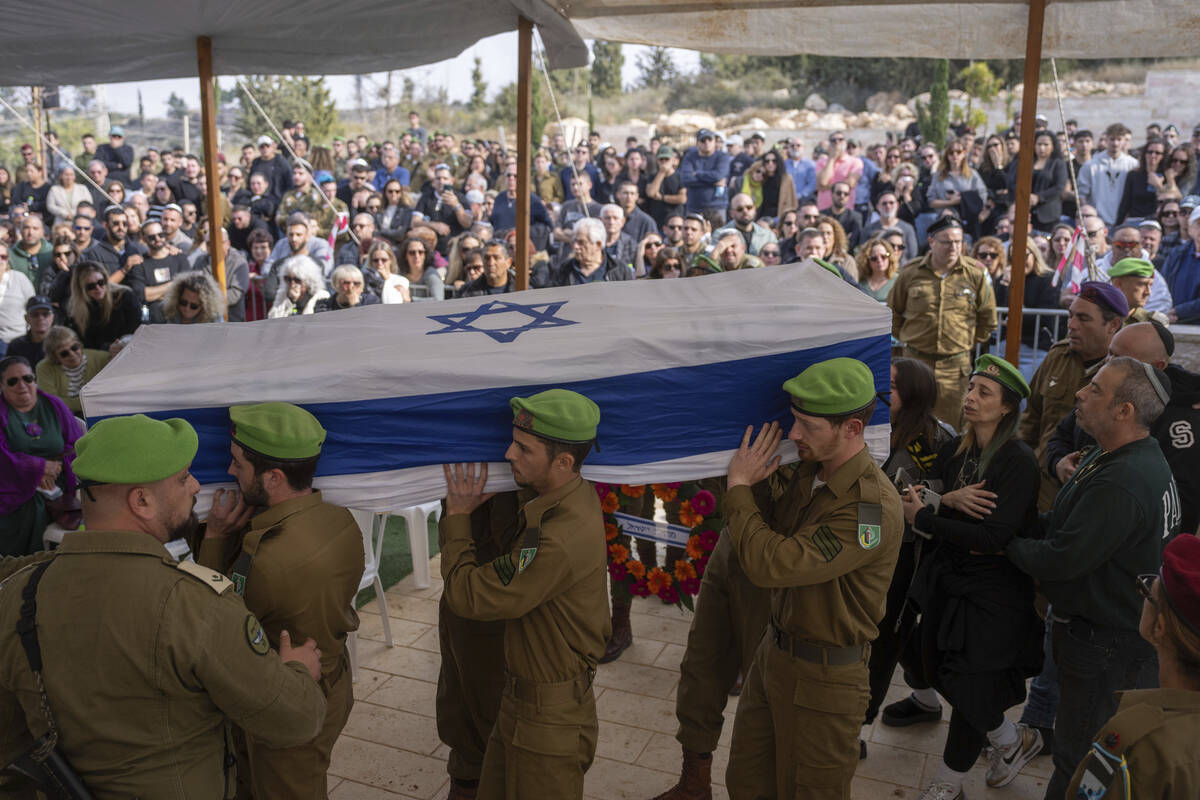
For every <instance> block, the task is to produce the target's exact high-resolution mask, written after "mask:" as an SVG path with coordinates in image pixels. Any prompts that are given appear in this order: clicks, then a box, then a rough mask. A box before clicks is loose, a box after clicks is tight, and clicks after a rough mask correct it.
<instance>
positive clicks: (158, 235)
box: [142, 231, 166, 239]
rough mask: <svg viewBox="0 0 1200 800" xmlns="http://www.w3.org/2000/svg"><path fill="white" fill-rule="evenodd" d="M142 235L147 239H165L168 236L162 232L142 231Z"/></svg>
mask: <svg viewBox="0 0 1200 800" xmlns="http://www.w3.org/2000/svg"><path fill="white" fill-rule="evenodd" d="M142 235H143V236H145V237H146V238H147V239H165V238H166V236H165V235H163V232H162V231H159V232H158V233H146V232H145V231H142Z"/></svg>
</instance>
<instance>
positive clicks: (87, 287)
mask: <svg viewBox="0 0 1200 800" xmlns="http://www.w3.org/2000/svg"><path fill="white" fill-rule="evenodd" d="M106 283H108V281H104V280H100V281H92V282H91V283H85V284H84V285H83V288H84V291H88V292H90V291H92V290H93V289H103V288H104V284H106Z"/></svg>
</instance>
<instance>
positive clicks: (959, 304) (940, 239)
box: [888, 216, 996, 429]
mask: <svg viewBox="0 0 1200 800" xmlns="http://www.w3.org/2000/svg"><path fill="white" fill-rule="evenodd" d="M962 245H963V229H962V223H961V222H959V220H958V218H957V217H953V216H945V217H942V218H941V219H939V220H937V221H936V222H934V223H933V224H932V225H930V226H929V253H927V254H926V255H925V256H923V257H922V258H920V259H918V260H916V261H910V262H909V263H908V264H906V265H905V266H904V269H902V270H901V271H900V275H899V276H898V277H897V279H896V284H895V286H893V287H892V293H891V294H890V295H889V296H888V306H889V307H891V309H892V336H893V338H895V339H896V340H897V341H899V342H900V343H901V345H902V346H903V348H904V353H903V355H904V356H906V357H908V358H915V359H918V360H919V361H924V362H925V363H926V364H928V365H929V366H931V367H933V372H934V375H935V377H936V379H937V386H938V399H937V405H936V406H935V407H934V413H935V414H936V415H937V417H938V419H941V420H943V421H944V422H947V423H949V424H950V425H951V426H952V427H954V428H955V429H957V428H958V426H959V424H960V422H961V418H962V399H963V395H964V394H965V393H966V390H967V382H968V381H969V380H970V379H971V348H973V347H974V346H975V345H976V344H978V343H980V342H986V341H987V340H988V339H989V338H991V335H992V331H994V330H995V329H996V295H995V292H993V291H992V282H991V278H989V277H988V272H987V270H986V269H984V268H983V267H981V266H979V265H978V264H977V263H975V262H974V261H972V260H971V259H969V258H966V257H965V256H964V255H963V249H962Z"/></svg>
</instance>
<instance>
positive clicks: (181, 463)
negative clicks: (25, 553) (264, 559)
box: [0, 415, 325, 799]
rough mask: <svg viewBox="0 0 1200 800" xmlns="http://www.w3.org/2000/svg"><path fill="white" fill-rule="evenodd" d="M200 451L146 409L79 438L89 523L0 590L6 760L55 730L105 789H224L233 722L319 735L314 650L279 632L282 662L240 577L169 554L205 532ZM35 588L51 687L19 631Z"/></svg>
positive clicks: (182, 430)
mask: <svg viewBox="0 0 1200 800" xmlns="http://www.w3.org/2000/svg"><path fill="white" fill-rule="evenodd" d="M196 449H197V441H196V432H195V431H194V430H192V427H191V426H190V425H188V423H187V422H185V421H183V420H181V419H169V420H165V421H159V420H152V419H150V418H149V417H146V416H142V415H137V416H132V417H114V418H112V419H107V420H103V421H101V422H98V423H96V425H95V426H94V427H93V428H92V429H91V431H89V432H88V433H87V434H86V435H85V436H83V438H81V439H80V440H79V442H78V443H77V444H76V452H77V453H78V456H77V458H76V459H75V462H74V470H75V474H76V475H77V476H78V477H79V479H80V480H81V481H82V483H83V485H84V487H85V488H84V497H83V518H84V522H85V524H86V530H79V531H75V532H73V533H71V534H70V535H69V536H67V537H66V539H65V540H64V541H63V544H62V546H61V547H60V548H59V549H58V550H56V551H55V552H54V555H53V556H52V557H50V560H49V561H43V563H41V564H39V565H38V566H37V567H34V568H31V569H24V570H22V571H20V572H17V573H16V574H14V575H12V577H10V578H9V579H8V580H7V581H5V582H4V583H3V584H0V764H7V763H9V762H10V761H11V760H12V759H13V758H14V757H15V756H16V755H18V754H20V753H24V752H28V750H29V749H30V745H31V741H32V739H34V738H37V737H40V736H42V735H43V734H45V733H47V731H48V730H56V731H57V733H58V744H59V749H60V752H61V753H62V755H64V756H65V757H66V758H67V759H68V760H69V761H70V762H71V764H72V765H73V766H74V768H75V771H76V772H77V773H79V775H80V777H81V778H82V779H83V781H84V782H85V783H86V784H87V785H88V787H89V788H90V789H91V790H92V791H93V792H94V793H95V794H96V796H97V797H155V798H181V799H182V798H184V797H210V798H211V797H229V796H232V795H231V794H229V792H230V789H231V788H232V786H233V775H232V774H231V772H230V770H229V767H230V766H231V765H232V762H231V761H230V760H229V759H228V755H229V752H230V751H229V736H228V729H227V722H229V721H232V722H233V723H235V724H237V725H240V726H241V727H242V728H243V730H245V731H246V732H247V733H248V734H249V735H251V736H254V737H256V739H258V740H259V741H261V742H263V743H264V745H268V746H271V747H289V746H292V745H295V744H298V743H300V742H302V741H305V740H307V739H311V738H312V737H313V736H314V735H316V733H317V731H318V730H319V729H320V725H321V719H322V718H323V717H324V714H325V699H324V697H323V696H322V694H321V690H320V688H319V687H318V686H317V683H316V679H317V677H318V676H319V674H320V673H319V659H320V657H321V652H320V650H318V649H317V646H316V643H315V642H314V641H313V640H312V639H309V640H308V641H306V642H305V643H304V645H303V646H302V647H298V648H293V647H292V646H291V637H290V636H289V635H288V633H287V631H280V635H279V638H278V639H277V640H276V641H277V642H278V647H279V655H278V657H277V656H276V655H275V654H274V653H272V652H271V649H270V648H271V645H270V644H269V643H268V642H267V638H266V636H265V635H264V633H263V629H262V626H261V625H260V624H259V622H258V619H256V618H255V616H254V615H253V614H250V613H248V612H247V611H246V607H245V605H243V603H242V600H241V598H240V597H238V595H237V593H236V592H234V591H233V584H231V583H230V582H229V581H228V580H226V579H225V578H224V577H223V576H221V575H220V574H219V573H216V572H214V571H212V570H210V569H206V568H204V567H201V566H199V565H197V564H193V563H191V562H183V563H180V562H176V561H175V560H174V559H173V558H172V557H171V555H170V554H169V553H168V552H167V551H166V549H165V548H164V547H163V544H164V543H166V542H168V541H171V540H173V539H178V538H181V537H182V536H183V535H185V533H186V532H188V531H189V530H190V529H193V528H194V527H195V525H196V518H195V515H194V514H193V513H192V506H193V504H194V502H195V496H196V492H197V491H198V490H199V486H198V485H197V483H196V481H195V480H194V479H193V478H192V476H191V475H190V474H189V472H188V467H189V465H190V464H191V462H192V459H193V458H194V457H195V455H196ZM42 557H43V558H45V557H46V556H45V554H42ZM30 586H33V587H36V588H34V589H32V593H33V594H32V596H33V597H34V598H36V604H37V606H38V608H37V609H36V610H32V609H31V611H32V614H31V616H33V617H34V618H35V619H36V627H35V630H36V640H35V642H33V643H32V644H33V649H34V650H40V653H41V657H42V658H41V660H42V668H41V675H40V680H41V683H42V684H44V689H42V687H41V686H39V685H38V681H37V679H36V677H35V675H34V674H33V673H32V671H31V668H30V663H29V661H28V660H27V657H26V652H27V650H26V649H25V642H24V640H22V641H18V639H19V637H18V634H17V619H18V617H19V616H21V615H22V614H23V610H22V609H21V605H22V601H23V597H22V595H23V594H25V592H26V591H27V587H30ZM47 698H48V702H47ZM18 701H19V704H18ZM47 707H48V708H51V709H53V718H52V721H51V718H50V716H49V714H48V712H47V711H46V709H47ZM0 794H4V791H3V789H2V788H0Z"/></svg>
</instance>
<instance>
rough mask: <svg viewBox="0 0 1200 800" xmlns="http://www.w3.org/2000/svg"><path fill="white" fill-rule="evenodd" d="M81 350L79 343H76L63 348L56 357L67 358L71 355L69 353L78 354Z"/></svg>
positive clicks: (81, 346)
mask: <svg viewBox="0 0 1200 800" xmlns="http://www.w3.org/2000/svg"><path fill="white" fill-rule="evenodd" d="M82 349H83V345H81V344H80V343H79V342H76V343H75V344H73V345H71V346H70V347H64V348H63V349H62V350H59V351H58V357H59V358H66V357H67V356H69V355H71V353H78V352H79V351H80V350H82Z"/></svg>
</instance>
